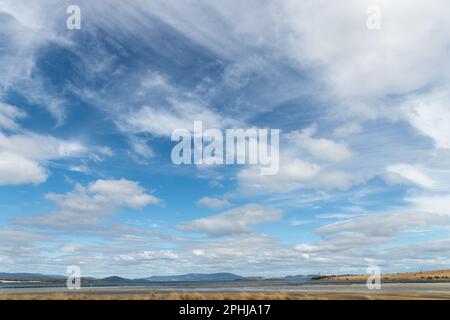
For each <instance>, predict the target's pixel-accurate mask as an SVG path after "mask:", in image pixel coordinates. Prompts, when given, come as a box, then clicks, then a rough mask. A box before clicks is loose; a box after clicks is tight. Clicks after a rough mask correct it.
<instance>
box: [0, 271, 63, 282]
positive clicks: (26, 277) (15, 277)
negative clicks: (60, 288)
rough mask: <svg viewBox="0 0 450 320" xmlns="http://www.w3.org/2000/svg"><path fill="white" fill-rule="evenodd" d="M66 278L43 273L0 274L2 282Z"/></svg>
mask: <svg viewBox="0 0 450 320" xmlns="http://www.w3.org/2000/svg"><path fill="white" fill-rule="evenodd" d="M64 278H65V277H64V276H58V275H45V274H41V273H7V272H0V279H2V280H55V279H64Z"/></svg>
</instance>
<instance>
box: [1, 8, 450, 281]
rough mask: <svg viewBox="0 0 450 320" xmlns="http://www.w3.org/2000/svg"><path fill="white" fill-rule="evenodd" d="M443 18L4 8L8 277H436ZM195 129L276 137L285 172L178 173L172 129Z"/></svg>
mask: <svg viewBox="0 0 450 320" xmlns="http://www.w3.org/2000/svg"><path fill="white" fill-rule="evenodd" d="M69 5H78V6H79V8H80V9H81V16H80V17H81V29H73V30H72V29H69V28H67V24H66V22H67V18H68V17H69V15H70V14H67V11H66V10H67V7H68V6H69ZM370 6H375V7H376V8H378V9H377V10H379V15H378V16H377V19H378V20H377V21H378V22H379V24H378V26H377V27H376V28H373V27H371V24H370V23H369V20H368V19H370V18H372V17H373V16H372V13H373V11H371V10H369V11H368V8H370ZM371 8H373V7H371ZM447 13H448V3H447V2H446V1H444V0H430V1H411V0H397V1H388V0H371V1H365V0H362V1H361V0H344V1H339V2H337V1H323V0H277V1H275V0H274V1H272V0H263V1H259V0H258V1H256V0H248V1H234V0H231V1H230V0H227V1H225V0H215V1H206V0H196V1H194V0H182V1H178V0H177V1H174V0H164V1H163V0H152V1H150V0H148V1H144V0H136V1H133V2H132V3H126V2H124V1H119V0H108V1H84V0H76V1H75V0H70V1H66V0H58V1H56V0H39V1H32V2H30V1H23V0H0V271H1V272H33V273H46V274H64V273H65V271H66V268H67V267H68V266H70V265H77V266H79V267H80V268H81V272H82V275H89V276H98V277H100V276H109V275H120V276H126V277H132V278H138V277H147V276H152V275H172V274H183V273H211V272H233V273H237V274H240V275H248V276H254V275H261V276H283V275H288V274H318V273H320V274H338V273H364V272H365V270H366V268H367V267H368V266H369V265H377V266H379V267H380V268H381V270H382V272H400V271H417V270H428V269H439V268H442V269H444V268H448V266H449V265H450V237H449V231H450V161H449V160H448V159H450V125H449V123H450V72H449V71H450V59H449V58H450V20H449V19H448V14H447ZM372 26H373V25H372ZM194 121H202V122H203V125H204V127H205V128H217V129H219V130H226V129H230V128H244V129H245V128H273V129H279V130H280V149H279V153H280V163H279V171H278V173H277V174H275V175H261V174H260V168H259V167H258V166H257V165H176V164H174V163H173V162H172V160H171V150H172V148H173V147H174V145H175V144H176V143H175V142H173V141H171V134H172V132H173V131H174V130H176V129H180V128H186V129H188V130H191V129H192V127H193V124H194Z"/></svg>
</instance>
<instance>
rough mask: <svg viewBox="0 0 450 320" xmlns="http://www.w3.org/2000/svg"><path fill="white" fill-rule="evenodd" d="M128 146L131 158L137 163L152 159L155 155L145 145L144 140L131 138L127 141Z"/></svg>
mask: <svg viewBox="0 0 450 320" xmlns="http://www.w3.org/2000/svg"><path fill="white" fill-rule="evenodd" d="M129 144H130V147H131V156H132V157H134V158H136V160H137V162H141V159H143V161H145V160H149V159H152V158H153V157H154V156H155V154H154V152H153V150H152V148H151V147H150V146H149V145H148V144H147V141H146V140H145V139H141V138H137V137H131V138H130V139H129Z"/></svg>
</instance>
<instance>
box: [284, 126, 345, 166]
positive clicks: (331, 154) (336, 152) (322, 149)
mask: <svg viewBox="0 0 450 320" xmlns="http://www.w3.org/2000/svg"><path fill="white" fill-rule="evenodd" d="M316 131H317V126H315V125H313V126H311V127H309V128H307V129H304V130H302V131H293V132H290V133H289V134H287V139H288V140H289V142H290V143H293V144H295V145H297V146H299V147H301V148H303V149H305V150H306V151H307V152H309V153H310V154H312V155H313V156H315V157H317V158H319V159H322V160H327V161H336V162H338V161H345V160H349V159H350V158H351V157H352V153H351V152H350V150H349V149H348V147H347V146H346V145H345V144H341V143H337V142H335V141H333V140H330V139H320V138H313V135H314V134H315V133H316Z"/></svg>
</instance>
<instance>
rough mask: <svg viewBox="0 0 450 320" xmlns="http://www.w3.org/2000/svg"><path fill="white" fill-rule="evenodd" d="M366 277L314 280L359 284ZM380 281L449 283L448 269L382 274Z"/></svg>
mask: <svg viewBox="0 0 450 320" xmlns="http://www.w3.org/2000/svg"><path fill="white" fill-rule="evenodd" d="M367 277H368V275H367V274H365V275H350V274H349V275H333V276H321V277H315V278H314V280H327V281H352V282H361V281H366V280H367ZM381 281H382V282H383V281H390V282H392V281H399V282H421V281H435V282H442V281H450V269H446V270H433V271H418V272H402V273H392V274H382V275H381Z"/></svg>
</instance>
